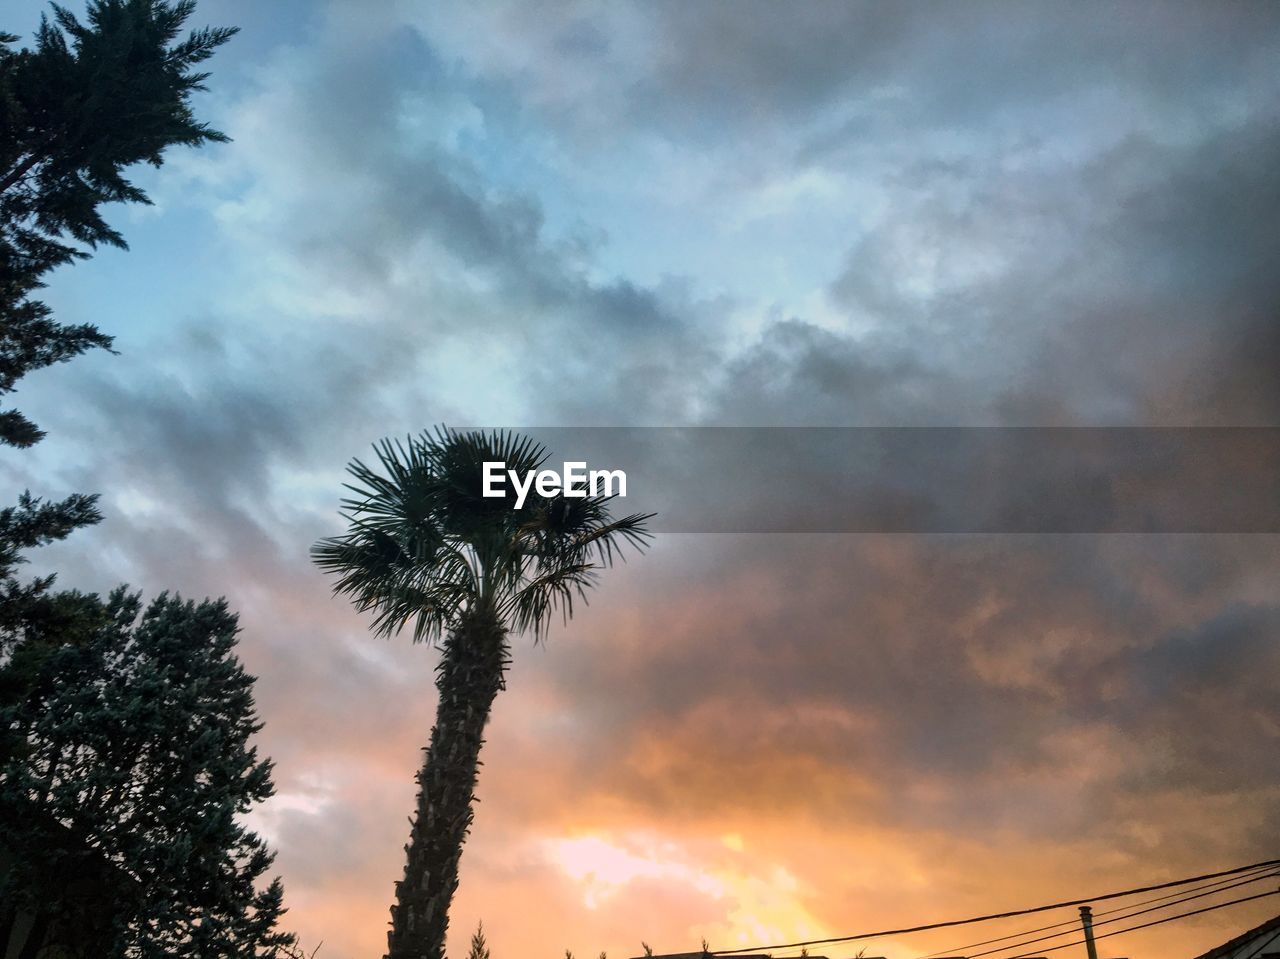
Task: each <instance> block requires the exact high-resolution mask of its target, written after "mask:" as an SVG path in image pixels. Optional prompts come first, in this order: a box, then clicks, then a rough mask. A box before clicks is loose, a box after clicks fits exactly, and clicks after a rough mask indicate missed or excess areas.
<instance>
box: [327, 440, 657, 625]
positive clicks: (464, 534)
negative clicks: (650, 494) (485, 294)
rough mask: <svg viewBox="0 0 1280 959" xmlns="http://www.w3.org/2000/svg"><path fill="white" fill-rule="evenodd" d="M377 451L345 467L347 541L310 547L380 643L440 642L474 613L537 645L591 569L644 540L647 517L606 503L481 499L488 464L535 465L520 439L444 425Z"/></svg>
mask: <svg viewBox="0 0 1280 959" xmlns="http://www.w3.org/2000/svg"><path fill="white" fill-rule="evenodd" d="M374 454H375V461H374V462H373V464H372V465H370V464H367V463H365V462H363V461H361V460H359V459H356V460H352V462H351V464H350V465H349V466H348V474H349V480H348V482H347V483H346V484H344V485H345V489H346V490H347V493H348V494H349V495H347V496H345V497H344V498H343V499H342V501H341V512H342V515H343V516H344V518H345V519H346V520H347V521H348V523H349V528H348V530H347V532H346V533H345V534H344V535H342V536H335V537H330V538H328V539H324V540H321V541H320V542H318V543H316V545H315V546H314V547H313V548H312V559H313V560H314V562H315V563H316V565H318V566H319V567H320V568H321V569H322V570H324V571H325V572H327V573H330V574H333V575H335V576H336V577H337V578H336V579H335V581H334V591H335V592H336V593H339V594H343V595H347V596H348V597H350V599H351V600H352V602H353V604H354V605H355V607H356V608H357V609H358V610H360V611H362V612H370V611H372V612H373V613H374V622H373V627H374V631H375V632H376V633H378V634H381V635H388V636H389V635H393V634H395V633H399V632H401V631H402V630H404V629H406V628H408V627H410V626H411V627H412V636H413V639H414V640H415V641H417V642H438V641H439V640H440V639H441V637H442V636H443V635H444V634H445V633H446V632H448V631H449V630H450V629H452V628H453V627H454V626H456V625H457V623H458V621H459V620H460V618H461V617H462V616H463V615H465V614H466V613H467V612H468V611H469V610H474V609H475V608H477V607H478V606H482V605H483V606H487V607H489V608H491V609H493V610H494V611H495V612H498V613H499V615H501V616H502V617H503V619H504V621H505V622H506V623H507V625H508V626H509V627H510V628H511V629H513V630H515V631H517V632H521V631H526V630H529V631H532V632H533V633H534V636H535V638H540V637H541V636H542V635H543V634H544V633H545V630H546V628H547V626H548V625H549V623H550V621H551V618H552V617H553V616H554V615H555V613H556V612H560V613H561V614H562V616H563V617H564V618H566V619H567V618H568V617H569V616H571V615H572V611H573V603H574V600H575V599H582V600H583V601H585V597H586V591H587V589H589V588H590V586H591V585H593V583H594V581H595V576H596V573H597V571H598V570H599V569H601V568H603V567H607V566H611V565H612V564H613V563H614V561H615V560H617V559H620V558H622V553H623V549H624V547H631V548H634V549H636V550H643V549H644V548H645V547H646V546H647V545H648V543H649V541H650V539H651V534H650V532H649V531H648V529H647V527H646V525H645V524H646V522H647V520H649V519H650V518H651V517H652V514H640V513H636V514H632V515H630V516H626V517H623V518H621V519H614V518H613V517H612V515H611V513H610V510H609V503H610V498H608V497H580V498H579V497H573V498H570V497H565V496H563V495H560V494H558V495H556V496H549V497H546V496H540V495H538V494H537V493H536V492H531V493H530V495H529V496H528V497H527V499H526V502H525V504H524V506H523V508H521V509H517V508H516V506H515V494H514V492H513V491H510V492H509V495H507V496H505V497H486V496H483V495H482V490H483V482H482V481H483V475H484V464H485V463H487V462H494V461H497V462H502V463H504V464H505V466H506V468H508V469H514V470H517V471H519V472H520V473H522V474H523V473H526V472H528V471H532V470H537V469H539V468H541V467H542V465H543V463H544V462H545V460H546V451H545V449H544V448H543V447H542V446H541V445H540V444H538V443H536V442H535V441H533V440H532V439H531V438H529V437H527V436H522V435H519V434H516V433H512V432H508V431H501V430H499V431H491V432H481V431H474V430H473V431H457V430H450V429H448V428H447V427H444V426H441V427H437V428H436V429H435V430H429V431H427V432H424V433H422V434H420V435H419V436H416V437H414V436H409V437H406V438H404V439H403V440H400V439H390V438H388V439H384V440H381V441H380V442H378V443H377V444H375V446H374Z"/></svg>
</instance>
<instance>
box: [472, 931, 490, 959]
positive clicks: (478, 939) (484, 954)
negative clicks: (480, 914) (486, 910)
mask: <svg viewBox="0 0 1280 959" xmlns="http://www.w3.org/2000/svg"><path fill="white" fill-rule="evenodd" d="M467 959H489V944H488V943H487V942H485V941H484V923H483V922H481V923H477V924H476V931H475V932H473V933H472V934H471V951H470V952H469V953H467Z"/></svg>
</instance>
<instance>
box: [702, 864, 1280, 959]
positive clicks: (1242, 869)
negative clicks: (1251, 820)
mask: <svg viewBox="0 0 1280 959" xmlns="http://www.w3.org/2000/svg"><path fill="white" fill-rule="evenodd" d="M1264 866H1280V859H1265V860H1263V861H1262V862H1255V863H1251V864H1250V865H1248V866H1238V867H1236V868H1235V869H1224V870H1223V871H1222V872H1211V873H1206V874H1205V875H1203V876H1192V877H1190V878H1189V879H1178V880H1175V881H1174V882H1164V883H1160V884H1158V885H1154V886H1139V887H1138V888H1136V889H1126V890H1124V891H1122V892H1111V893H1107V894H1105V895H1101V896H1090V897H1086V898H1084V899H1072V900H1068V901H1066V902H1055V903H1050V904H1049V905H1047V906H1035V907H1033V908H1031V909H1017V910H1014V911H1012V912H1000V913H992V914H991V915H988V916H973V917H971V918H969V919H953V920H951V921H949V922H934V923H929V924H928V925H923V926H910V927H908V928H905V929H886V930H883V931H880V932H863V933H858V934H857V935H853V936H834V937H832V938H828V939H809V940H806V941H804V942H784V943H778V944H777V945H772V946H743V947H741V948H738V949H717V950H715V951H714V952H711V953H710V955H713V956H733V955H737V954H739V953H744V952H772V951H774V950H778V949H792V948H796V947H798V946H826V945H833V944H836V943H841V942H853V941H855V940H858V939H880V938H882V937H885V936H903V935H906V934H907V933H909V932H926V931H928V930H931V929H946V928H949V927H952V926H967V925H970V924H972V923H975V922H987V921H989V920H992V919H1012V918H1013V917H1015V916H1029V915H1031V914H1033V913H1037V912H1049V911H1050V910H1053V909H1065V908H1066V907H1068V906H1087V905H1089V904H1090V903H1095V902H1105V901H1106V900H1108V899H1121V898H1123V897H1125V896H1136V895H1138V894H1139V893H1143V892H1156V891H1157V890H1160V889H1172V888H1174V887H1175V886H1188V885H1191V884H1193V883H1200V882H1204V881H1205V880H1207V879H1218V878H1220V877H1222V876H1234V875H1239V874H1240V873H1246V872H1252V871H1254V870H1257V869H1261V868H1262V867H1264ZM1269 895H1270V894H1269Z"/></svg>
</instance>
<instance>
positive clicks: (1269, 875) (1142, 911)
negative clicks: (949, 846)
mask: <svg viewBox="0 0 1280 959" xmlns="http://www.w3.org/2000/svg"><path fill="white" fill-rule="evenodd" d="M1274 876H1280V873H1274V872H1271V873H1261V874H1260V875H1257V876H1251V877H1250V878H1248V879H1243V880H1241V881H1239V882H1236V883H1233V884H1231V885H1230V886H1224V887H1222V888H1221V889H1210V890H1208V891H1207V892H1197V893H1195V894H1194V895H1189V896H1184V897H1183V898H1181V899H1175V900H1174V901H1173V902H1166V903H1164V904H1163V905H1160V906H1148V907H1147V908H1146V909H1139V910H1137V911H1136V912H1129V913H1125V914H1124V915H1123V916H1116V917H1115V918H1114V919H1103V920H1102V921H1101V922H1094V923H1093V927H1094V928H1095V929H1096V928H1098V927H1099V926H1106V925H1109V924H1111V923H1113V922H1123V921H1124V920H1126V919H1134V918H1136V917H1138V916H1145V915H1146V914H1147V913H1149V912H1157V911H1159V910H1161V909H1168V908H1170V907H1172V906H1180V905H1182V904H1183V903H1184V902H1191V901H1193V900H1195V899H1203V898H1204V897H1205V896H1216V895H1217V894H1218V893H1220V892H1226V891H1227V890H1228V889H1235V888H1237V887H1239V886H1248V885H1250V884H1252V883H1255V882H1257V881H1258V880H1260V879H1270V878H1272V877H1274ZM1266 895H1272V893H1267V894H1266ZM1075 921H1076V922H1078V921H1079V920H1075ZM1068 932H1070V930H1067V931H1064V932H1058V933H1054V934H1053V935H1051V936H1041V937H1040V938H1039V939H1026V940H1023V941H1022V942H1016V943H1013V944H1012V945H1008V946H1001V947H999V948H998V949H988V950H987V951H986V952H979V953H975V954H974V955H972V956H970V957H969V959H979V957H980V956H990V955H993V954H994V953H997V952H1005V951H1007V950H1009V949H1021V948H1022V947H1023V946H1030V945H1032V944H1033V943H1037V942H1044V941H1045V940H1046V939H1057V938H1058V937H1059V936H1065V935H1067V934H1068ZM1096 938H1099V939H1100V938H1102V937H1101V936H1098V937H1096Z"/></svg>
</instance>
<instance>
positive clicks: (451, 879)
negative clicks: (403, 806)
mask: <svg viewBox="0 0 1280 959" xmlns="http://www.w3.org/2000/svg"><path fill="white" fill-rule="evenodd" d="M509 661H510V660H509V657H508V646H507V631H506V629H505V628H504V627H503V626H502V624H501V622H499V620H498V618H497V617H496V616H495V615H494V614H493V613H492V611H489V610H479V611H477V612H475V613H472V614H470V615H469V616H468V618H467V619H466V620H464V621H463V622H462V623H461V624H460V625H459V626H458V628H457V630H455V631H454V632H453V633H452V634H451V635H450V636H449V638H448V639H447V640H445V644H444V655H443V657H442V658H441V661H440V665H439V666H438V667H437V669H436V688H437V689H438V690H439V691H440V702H439V705H438V706H437V707H436V724H435V727H434V728H433V729H432V730H431V744H430V745H429V746H428V747H427V748H426V757H425V759H424V761H423V764H422V770H421V771H420V772H419V773H418V808H417V815H416V816H415V817H414V821H413V828H412V830H411V832H410V836H409V844H408V845H407V846H406V847H405V851H406V852H407V853H408V862H407V864H406V865H405V870H404V879H403V880H401V881H400V882H398V883H396V904H395V905H394V906H392V907H391V931H390V933H388V935H387V959H444V938H445V932H446V931H447V930H448V928H449V904H450V902H452V900H453V893H454V891H455V890H456V889H457V888H458V860H459V859H460V858H461V857H462V844H463V842H464V841H465V840H466V837H467V830H468V829H469V828H470V827H471V820H472V818H473V816H474V811H473V809H472V800H473V798H474V796H473V792H474V790H475V785H476V774H477V771H478V767H479V765H480V758H479V757H480V746H481V745H482V744H483V742H484V740H483V738H482V735H483V733H484V727H485V723H486V722H488V720H489V711H490V709H491V708H492V706H493V699H494V697H495V696H497V694H498V690H500V689H502V688H503V685H504V682H505V680H504V677H505V674H506V669H507V663H508V662H509Z"/></svg>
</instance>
